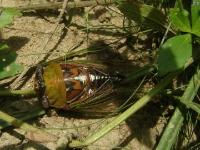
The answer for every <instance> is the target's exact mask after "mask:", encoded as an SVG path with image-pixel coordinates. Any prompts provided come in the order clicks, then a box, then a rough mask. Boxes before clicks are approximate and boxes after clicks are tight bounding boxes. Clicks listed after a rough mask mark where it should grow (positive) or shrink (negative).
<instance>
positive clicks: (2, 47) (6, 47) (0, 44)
mask: <svg viewBox="0 0 200 150" xmlns="http://www.w3.org/2000/svg"><path fill="white" fill-rule="evenodd" d="M8 48H9V47H8V45H6V44H3V43H0V51H2V50H5V49H8Z"/></svg>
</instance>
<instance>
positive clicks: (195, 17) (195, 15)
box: [191, 0, 200, 37]
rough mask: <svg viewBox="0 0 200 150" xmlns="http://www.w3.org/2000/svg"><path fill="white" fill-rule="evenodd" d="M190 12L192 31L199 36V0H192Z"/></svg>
mask: <svg viewBox="0 0 200 150" xmlns="http://www.w3.org/2000/svg"><path fill="white" fill-rule="evenodd" d="M191 13H192V33H194V34H195V35H197V36H199V37H200V0H193V3H192V7H191Z"/></svg>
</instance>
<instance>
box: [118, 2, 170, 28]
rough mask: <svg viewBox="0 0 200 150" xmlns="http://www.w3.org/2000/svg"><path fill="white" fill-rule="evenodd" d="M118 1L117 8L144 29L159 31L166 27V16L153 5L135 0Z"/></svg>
mask: <svg viewBox="0 0 200 150" xmlns="http://www.w3.org/2000/svg"><path fill="white" fill-rule="evenodd" d="M118 1H119V0H118ZM118 1H117V3H118V5H119V6H118V8H119V9H120V10H121V12H122V13H124V15H125V16H126V17H127V18H128V19H131V20H133V21H134V22H136V23H137V24H138V25H139V26H141V27H143V28H145V29H155V30H161V31H163V29H166V28H167V26H168V21H167V18H166V16H165V15H164V14H163V13H162V12H161V11H159V10H158V9H156V8H155V7H152V6H150V5H145V4H142V3H139V2H135V1H119V2H118Z"/></svg>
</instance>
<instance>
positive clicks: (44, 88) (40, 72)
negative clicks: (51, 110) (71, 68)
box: [35, 63, 66, 109]
mask: <svg viewBox="0 0 200 150" xmlns="http://www.w3.org/2000/svg"><path fill="white" fill-rule="evenodd" d="M63 80H64V79H63V73H62V70H61V68H60V65H59V64H57V63H51V64H49V65H48V66H46V67H42V66H38V68H37V70H36V75H35V83H36V84H35V89H36V91H37V93H38V97H39V99H40V100H41V102H42V105H43V106H44V107H45V108H48V107H49V106H53V107H56V108H60V109H62V108H64V107H66V105H65V101H66V92H65V84H64V82H63Z"/></svg>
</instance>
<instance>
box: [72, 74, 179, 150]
mask: <svg viewBox="0 0 200 150" xmlns="http://www.w3.org/2000/svg"><path fill="white" fill-rule="evenodd" d="M176 75H177V73H172V74H170V75H168V76H167V77H166V78H165V79H163V81H162V82H161V83H160V84H159V85H158V86H157V87H155V88H154V89H152V90H150V91H149V93H148V94H147V95H145V96H143V97H142V98H141V99H139V100H138V101H137V102H136V103H135V104H133V105H132V106H131V107H130V108H129V109H127V110H126V111H125V112H124V113H122V114H121V115H119V116H117V117H116V118H115V119H114V120H113V121H112V122H110V123H109V124H107V125H106V126H105V127H104V128H102V129H100V130H99V131H97V132H96V133H95V134H93V135H92V136H90V137H87V138H86V139H85V141H83V142H81V141H77V140H74V141H72V142H71V143H70V144H69V147H71V148H73V147H84V146H87V145H89V144H91V143H93V142H95V141H97V140H98V139H99V138H101V137H102V136H104V135H105V134H106V133H108V132H109V131H111V130H112V129H113V128H114V127H116V126H117V125H119V124H120V123H122V122H123V121H124V120H126V119H127V118H128V117H130V116H131V115H133V114H134V113H135V112H136V111H138V110H139V109H141V108H142V107H143V106H145V105H146V104H147V103H148V102H149V101H150V100H151V98H152V97H153V96H155V95H156V94H158V93H159V92H161V91H162V90H163V89H164V88H165V87H166V86H167V85H168V84H169V83H170V82H171V80H172V79H173V78H174V77H175V76H176Z"/></svg>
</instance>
